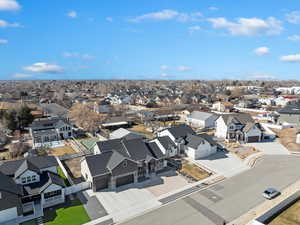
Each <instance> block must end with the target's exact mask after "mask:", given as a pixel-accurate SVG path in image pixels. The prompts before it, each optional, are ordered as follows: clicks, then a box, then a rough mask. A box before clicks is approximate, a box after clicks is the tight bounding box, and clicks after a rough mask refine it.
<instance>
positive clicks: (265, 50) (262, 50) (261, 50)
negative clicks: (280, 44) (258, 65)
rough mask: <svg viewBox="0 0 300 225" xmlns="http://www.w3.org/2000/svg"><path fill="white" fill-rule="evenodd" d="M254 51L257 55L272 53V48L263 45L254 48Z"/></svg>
mask: <svg viewBox="0 0 300 225" xmlns="http://www.w3.org/2000/svg"><path fill="white" fill-rule="evenodd" d="M254 53H255V54H256V55H267V54H269V53H270V49H269V48H268V47H265V46H263V47H259V48H256V49H254Z"/></svg>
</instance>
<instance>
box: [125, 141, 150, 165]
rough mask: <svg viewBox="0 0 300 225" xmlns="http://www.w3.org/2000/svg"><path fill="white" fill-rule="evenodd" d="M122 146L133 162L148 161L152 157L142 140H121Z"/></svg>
mask: <svg viewBox="0 0 300 225" xmlns="http://www.w3.org/2000/svg"><path fill="white" fill-rule="evenodd" d="M122 141H123V144H124V146H125V148H126V150H127V152H128V153H129V155H130V158H131V159H133V160H134V161H141V160H149V159H150V158H151V157H152V155H151V154H150V152H149V149H148V148H147V145H146V143H145V142H144V141H143V140H142V139H133V140H122Z"/></svg>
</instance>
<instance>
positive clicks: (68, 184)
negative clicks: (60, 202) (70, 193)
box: [57, 167, 71, 187]
mask: <svg viewBox="0 0 300 225" xmlns="http://www.w3.org/2000/svg"><path fill="white" fill-rule="evenodd" d="M57 173H58V175H59V176H60V177H61V178H63V179H64V181H65V185H66V186H67V187H69V186H71V184H70V182H69V181H68V178H67V177H66V176H65V174H64V173H63V171H62V169H61V168H60V167H58V168H57Z"/></svg>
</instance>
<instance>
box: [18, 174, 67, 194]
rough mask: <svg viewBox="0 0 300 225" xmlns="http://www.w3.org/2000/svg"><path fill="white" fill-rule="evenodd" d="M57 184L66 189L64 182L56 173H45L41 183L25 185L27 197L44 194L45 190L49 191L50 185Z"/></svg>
mask: <svg viewBox="0 0 300 225" xmlns="http://www.w3.org/2000/svg"><path fill="white" fill-rule="evenodd" d="M52 184H56V185H58V186H61V187H65V182H64V180H63V179H62V178H61V177H60V176H59V175H58V174H55V173H52V172H49V171H47V172H43V173H42V174H41V175H40V181H39V182H35V183H31V184H27V185H24V186H23V188H24V193H25V195H36V194H40V193H42V192H43V191H44V190H45V189H47V188H48V187H49V186H50V185H52Z"/></svg>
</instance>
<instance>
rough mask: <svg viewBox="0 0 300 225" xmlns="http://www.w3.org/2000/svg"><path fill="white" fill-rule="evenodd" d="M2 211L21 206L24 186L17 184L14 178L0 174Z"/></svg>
mask: <svg viewBox="0 0 300 225" xmlns="http://www.w3.org/2000/svg"><path fill="white" fill-rule="evenodd" d="M0 193H1V197H0V211H2V210H5V209H9V208H13V207H18V206H20V205H21V201H20V198H19V196H22V194H23V192H22V186H21V185H18V184H16V183H15V181H14V180H13V178H11V177H9V176H6V175H5V174H3V173H1V172H0Z"/></svg>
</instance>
